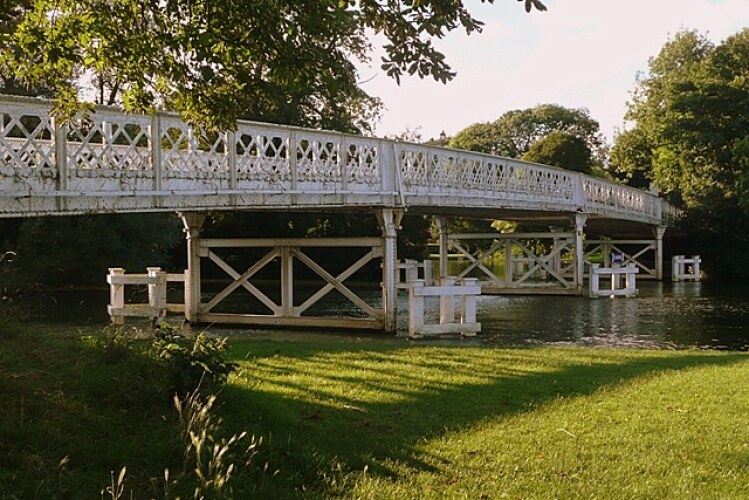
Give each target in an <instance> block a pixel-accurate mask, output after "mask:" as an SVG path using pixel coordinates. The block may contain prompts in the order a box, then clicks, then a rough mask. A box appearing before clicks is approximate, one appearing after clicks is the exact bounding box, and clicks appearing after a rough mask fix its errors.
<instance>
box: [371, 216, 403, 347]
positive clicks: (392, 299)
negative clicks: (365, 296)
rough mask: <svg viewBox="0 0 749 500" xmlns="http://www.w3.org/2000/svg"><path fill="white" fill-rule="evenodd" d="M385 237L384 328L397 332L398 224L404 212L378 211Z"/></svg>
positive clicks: (383, 254)
mask: <svg viewBox="0 0 749 500" xmlns="http://www.w3.org/2000/svg"><path fill="white" fill-rule="evenodd" d="M376 215H377V220H378V221H379V223H380V229H381V230H382V239H383V252H382V304H383V306H384V309H385V318H384V329H385V332H386V333H392V334H395V333H396V332H397V328H398V324H397V320H398V226H399V225H400V223H401V220H402V218H403V212H401V211H396V210H393V209H392V208H383V209H382V210H378V211H377V212H376Z"/></svg>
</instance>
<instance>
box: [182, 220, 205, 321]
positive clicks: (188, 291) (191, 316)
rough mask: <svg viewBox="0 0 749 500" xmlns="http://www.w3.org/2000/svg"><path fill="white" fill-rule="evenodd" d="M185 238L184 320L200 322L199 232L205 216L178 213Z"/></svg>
mask: <svg viewBox="0 0 749 500" xmlns="http://www.w3.org/2000/svg"><path fill="white" fill-rule="evenodd" d="M178 215H179V217H180V218H181V219H182V224H183V225H184V226H185V228H184V231H185V236H186V238H187V270H186V271H185V319H186V320H187V321H191V322H198V321H200V292H201V290H200V230H201V229H202V228H203V223H204V222H205V214H203V213H199V212H180V213H179V214H178Z"/></svg>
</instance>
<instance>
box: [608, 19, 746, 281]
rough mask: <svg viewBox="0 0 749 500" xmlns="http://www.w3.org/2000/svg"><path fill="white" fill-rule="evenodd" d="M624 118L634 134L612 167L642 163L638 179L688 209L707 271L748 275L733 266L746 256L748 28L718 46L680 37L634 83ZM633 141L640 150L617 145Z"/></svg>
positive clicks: (687, 223)
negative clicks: (644, 179)
mask: <svg viewBox="0 0 749 500" xmlns="http://www.w3.org/2000/svg"><path fill="white" fill-rule="evenodd" d="M627 117H628V118H629V119H630V120H632V121H634V124H635V125H634V129H633V130H635V132H632V134H630V135H626V136H620V138H619V139H618V140H617V145H616V146H615V149H617V150H618V151H620V152H621V155H620V158H619V159H617V165H618V168H623V169H625V170H626V168H628V167H627V166H626V165H630V166H631V165H634V164H635V163H636V162H638V161H644V162H646V165H647V167H649V171H644V172H643V174H644V175H646V176H647V177H649V178H652V179H653V180H654V181H655V182H656V183H657V184H658V185H659V187H660V188H661V189H663V190H664V191H665V192H666V194H667V195H668V197H669V199H670V200H671V201H672V202H674V203H676V204H677V205H678V206H680V207H681V208H683V209H685V210H686V217H685V219H684V221H683V224H684V227H685V228H686V229H687V230H688V231H689V232H690V238H691V241H692V243H693V244H694V247H695V248H696V250H697V252H699V253H702V254H703V255H704V256H705V257H707V258H706V268H707V269H710V270H711V271H712V272H713V274H716V275H725V276H733V277H739V276H747V275H749V273H748V272H747V271H746V270H745V269H744V266H743V265H739V264H738V262H743V261H745V260H746V258H747V257H749V255H746V254H747V251H746V250H745V249H746V248H749V234H748V233H747V231H746V230H745V228H746V227H749V189H747V188H748V187H749V186H747V183H746V180H747V172H749V169H748V167H749V165H748V164H747V159H746V158H747V156H746V153H747V152H748V151H749V29H744V30H743V31H741V32H739V33H737V34H735V35H733V36H731V37H729V38H728V39H726V40H725V41H723V42H722V43H721V44H719V45H715V44H713V43H711V42H710V41H709V40H708V39H707V38H706V37H705V36H703V35H701V34H699V33H698V32H696V31H684V32H680V33H678V34H677V35H676V36H674V37H673V38H672V39H671V40H669V41H668V42H667V43H666V44H665V45H664V46H663V48H662V49H661V51H660V53H659V54H658V55H657V56H656V57H654V58H652V59H651V60H650V63H649V72H648V73H647V74H646V75H644V76H642V77H640V78H639V79H638V82H637V84H636V89H635V92H634V94H633V99H632V101H631V102H630V103H629V110H628V114H627ZM637 136H642V137H641V138H640V139H637V140H638V141H639V142H640V146H638V147H630V146H629V145H627V143H626V142H623V143H622V144H621V145H620V144H619V142H620V141H630V142H635V141H634V139H636V138H637ZM648 160H649V162H648ZM622 165H624V167H622Z"/></svg>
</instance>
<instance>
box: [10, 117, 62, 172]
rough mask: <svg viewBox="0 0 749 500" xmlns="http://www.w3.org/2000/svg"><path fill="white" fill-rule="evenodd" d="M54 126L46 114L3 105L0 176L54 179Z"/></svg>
mask: <svg viewBox="0 0 749 500" xmlns="http://www.w3.org/2000/svg"><path fill="white" fill-rule="evenodd" d="M53 138H54V126H53V124H52V119H51V118H50V116H49V114H48V113H47V112H46V110H44V109H42V110H39V109H28V107H27V106H21V105H13V104H7V105H5V104H3V107H2V108H1V109H0V175H5V176H15V177H20V178H26V177H32V176H41V177H55V175H56V166H55V148H54V142H53Z"/></svg>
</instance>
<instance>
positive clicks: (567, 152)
mask: <svg viewBox="0 0 749 500" xmlns="http://www.w3.org/2000/svg"><path fill="white" fill-rule="evenodd" d="M523 159H524V160H527V161H532V162H535V163H542V164H544V165H552V166H555V167H559V168H563V169H565V170H572V171H574V172H582V173H585V174H589V173H591V168H592V166H593V158H592V156H591V151H590V148H589V147H588V145H587V144H586V143H585V141H584V140H583V139H582V138H580V137H578V136H576V135H573V134H570V133H569V132H559V131H556V130H555V131H553V132H550V133H549V134H548V135H547V136H546V137H543V138H541V139H539V140H537V141H536V142H534V143H533V144H531V147H530V149H529V150H528V152H527V153H525V154H524V155H523Z"/></svg>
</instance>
